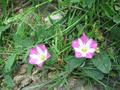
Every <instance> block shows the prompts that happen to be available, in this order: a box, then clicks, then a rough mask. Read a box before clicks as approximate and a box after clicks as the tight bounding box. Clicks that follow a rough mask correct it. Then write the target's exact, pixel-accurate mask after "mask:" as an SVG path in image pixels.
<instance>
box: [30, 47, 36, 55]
mask: <svg viewBox="0 0 120 90" xmlns="http://www.w3.org/2000/svg"><path fill="white" fill-rule="evenodd" d="M30 54H38V51H37V49H36V48H35V47H34V48H31V49H30Z"/></svg>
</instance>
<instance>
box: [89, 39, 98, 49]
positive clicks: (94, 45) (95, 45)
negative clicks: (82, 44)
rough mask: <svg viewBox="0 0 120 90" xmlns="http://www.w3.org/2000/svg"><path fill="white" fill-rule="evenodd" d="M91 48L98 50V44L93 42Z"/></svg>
mask: <svg viewBox="0 0 120 90" xmlns="http://www.w3.org/2000/svg"><path fill="white" fill-rule="evenodd" d="M90 47H91V48H95V49H96V48H97V42H96V41H92V43H91V45H90Z"/></svg>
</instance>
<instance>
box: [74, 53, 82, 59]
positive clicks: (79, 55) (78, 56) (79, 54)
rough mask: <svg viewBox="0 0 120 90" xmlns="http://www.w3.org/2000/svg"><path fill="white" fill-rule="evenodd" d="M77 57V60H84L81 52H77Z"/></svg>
mask: <svg viewBox="0 0 120 90" xmlns="http://www.w3.org/2000/svg"><path fill="white" fill-rule="evenodd" d="M75 57H76V58H82V57H83V56H82V53H80V52H75Z"/></svg>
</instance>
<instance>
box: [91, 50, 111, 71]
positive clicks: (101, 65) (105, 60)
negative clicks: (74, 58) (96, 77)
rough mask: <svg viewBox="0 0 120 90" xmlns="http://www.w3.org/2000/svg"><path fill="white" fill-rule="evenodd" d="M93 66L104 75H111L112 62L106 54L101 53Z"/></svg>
mask: <svg viewBox="0 0 120 90" xmlns="http://www.w3.org/2000/svg"><path fill="white" fill-rule="evenodd" d="M92 61H93V64H94V65H95V66H96V67H97V68H98V69H99V70H100V71H102V72H103V73H109V71H110V70H111V62H110V58H109V56H108V54H107V53H106V52H101V53H100V54H99V55H97V56H96V57H95V58H94V59H93V60H92Z"/></svg>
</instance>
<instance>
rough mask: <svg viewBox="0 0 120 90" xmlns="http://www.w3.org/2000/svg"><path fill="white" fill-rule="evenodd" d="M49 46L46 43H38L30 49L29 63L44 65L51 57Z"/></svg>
mask: <svg viewBox="0 0 120 90" xmlns="http://www.w3.org/2000/svg"><path fill="white" fill-rule="evenodd" d="M50 56H51V55H50V54H49V52H48V49H47V47H46V46H45V45H44V44H40V45H37V46H36V47H33V48H31V49H30V54H29V63H30V64H35V65H38V67H42V66H43V64H44V63H45V61H46V60H48V59H49V58H50Z"/></svg>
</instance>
